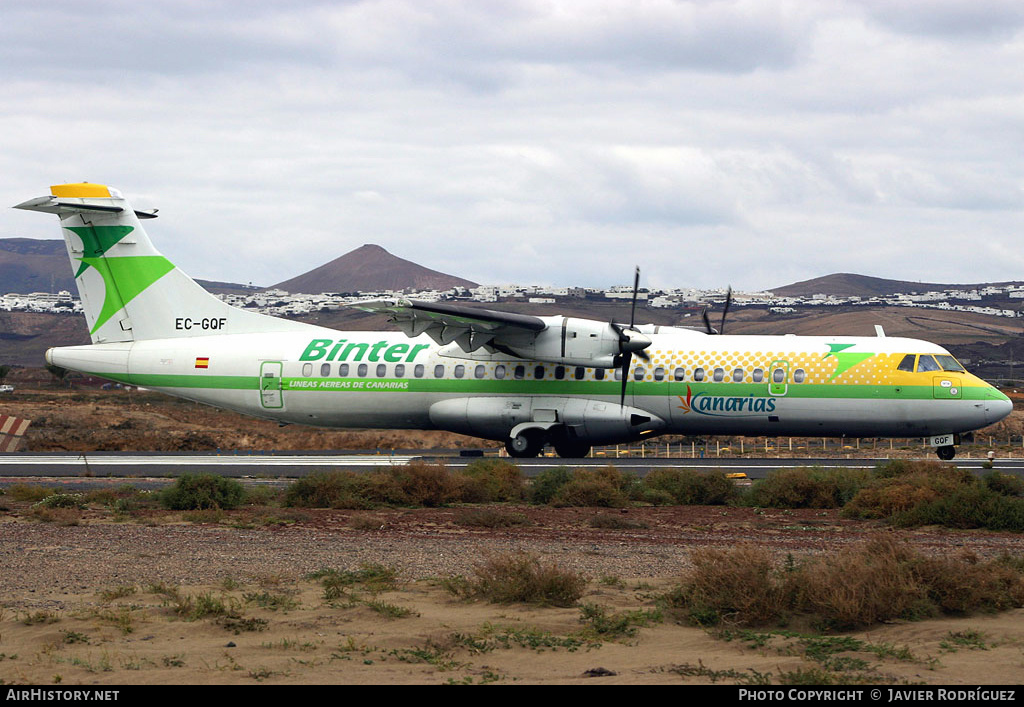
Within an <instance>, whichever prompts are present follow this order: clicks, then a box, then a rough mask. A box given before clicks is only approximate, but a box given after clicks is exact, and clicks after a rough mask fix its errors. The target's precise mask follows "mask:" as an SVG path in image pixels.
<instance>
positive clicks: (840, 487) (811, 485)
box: [744, 467, 871, 508]
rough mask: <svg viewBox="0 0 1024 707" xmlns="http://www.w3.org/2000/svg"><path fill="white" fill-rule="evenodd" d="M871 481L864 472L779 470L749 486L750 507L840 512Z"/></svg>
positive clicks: (746, 499)
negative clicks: (837, 510) (820, 509)
mask: <svg viewBox="0 0 1024 707" xmlns="http://www.w3.org/2000/svg"><path fill="white" fill-rule="evenodd" d="M870 480H871V474H870V472H868V471H865V470H863V469H822V468H821V467H807V468H797V469H780V470H779V471H776V472H774V473H772V474H769V475H768V476H766V477H765V478H764V479H761V480H760V481H757V482H755V483H754V485H753V486H751V488H750V490H749V491H748V493H747V494H746V495H745V497H744V502H745V503H747V504H749V505H754V506H762V507H770V508H840V507H841V506H842V505H843V504H845V503H846V502H847V501H849V500H850V499H851V498H853V497H854V496H855V495H856V493H857V492H858V491H859V490H860V489H861V488H862V487H863V486H865V485H867V484H868V483H869V482H870Z"/></svg>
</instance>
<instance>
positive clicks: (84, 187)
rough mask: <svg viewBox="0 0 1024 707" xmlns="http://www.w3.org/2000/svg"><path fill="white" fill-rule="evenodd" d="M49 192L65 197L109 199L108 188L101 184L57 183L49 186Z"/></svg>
mask: <svg viewBox="0 0 1024 707" xmlns="http://www.w3.org/2000/svg"><path fill="white" fill-rule="evenodd" d="M50 193H51V194H53V195H54V196H56V197H60V198H65V199H90V198H92V199H95V198H100V199H110V198H112V197H111V194H110V189H109V188H107V187H105V186H104V185H102V184H90V183H89V182H80V183H79V184H57V185H55V186H52V187H50Z"/></svg>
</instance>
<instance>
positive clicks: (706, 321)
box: [700, 307, 715, 334]
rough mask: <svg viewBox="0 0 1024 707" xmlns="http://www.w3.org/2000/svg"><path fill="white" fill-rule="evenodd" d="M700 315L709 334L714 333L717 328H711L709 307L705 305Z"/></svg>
mask: <svg viewBox="0 0 1024 707" xmlns="http://www.w3.org/2000/svg"><path fill="white" fill-rule="evenodd" d="M700 316H701V317H702V318H703V319H704V329H705V331H707V333H709V334H714V333H715V330H714V329H712V328H711V320H710V319H709V318H708V308H707V307H705V308H704V311H703V312H701V313H700Z"/></svg>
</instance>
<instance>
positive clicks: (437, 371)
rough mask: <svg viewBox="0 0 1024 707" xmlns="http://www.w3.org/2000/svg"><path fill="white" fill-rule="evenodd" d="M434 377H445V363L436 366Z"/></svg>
mask: <svg viewBox="0 0 1024 707" xmlns="http://www.w3.org/2000/svg"><path fill="white" fill-rule="evenodd" d="M434 378H444V364H442V363H439V364H437V365H436V366H434Z"/></svg>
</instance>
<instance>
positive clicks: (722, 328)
mask: <svg viewBox="0 0 1024 707" xmlns="http://www.w3.org/2000/svg"><path fill="white" fill-rule="evenodd" d="M730 304H732V285H729V289H728V290H727V291H726V293H725V307H723V308H722V326H720V327H719V328H718V333H719V334H724V333H725V315H726V314H728V313H729V305H730Z"/></svg>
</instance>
